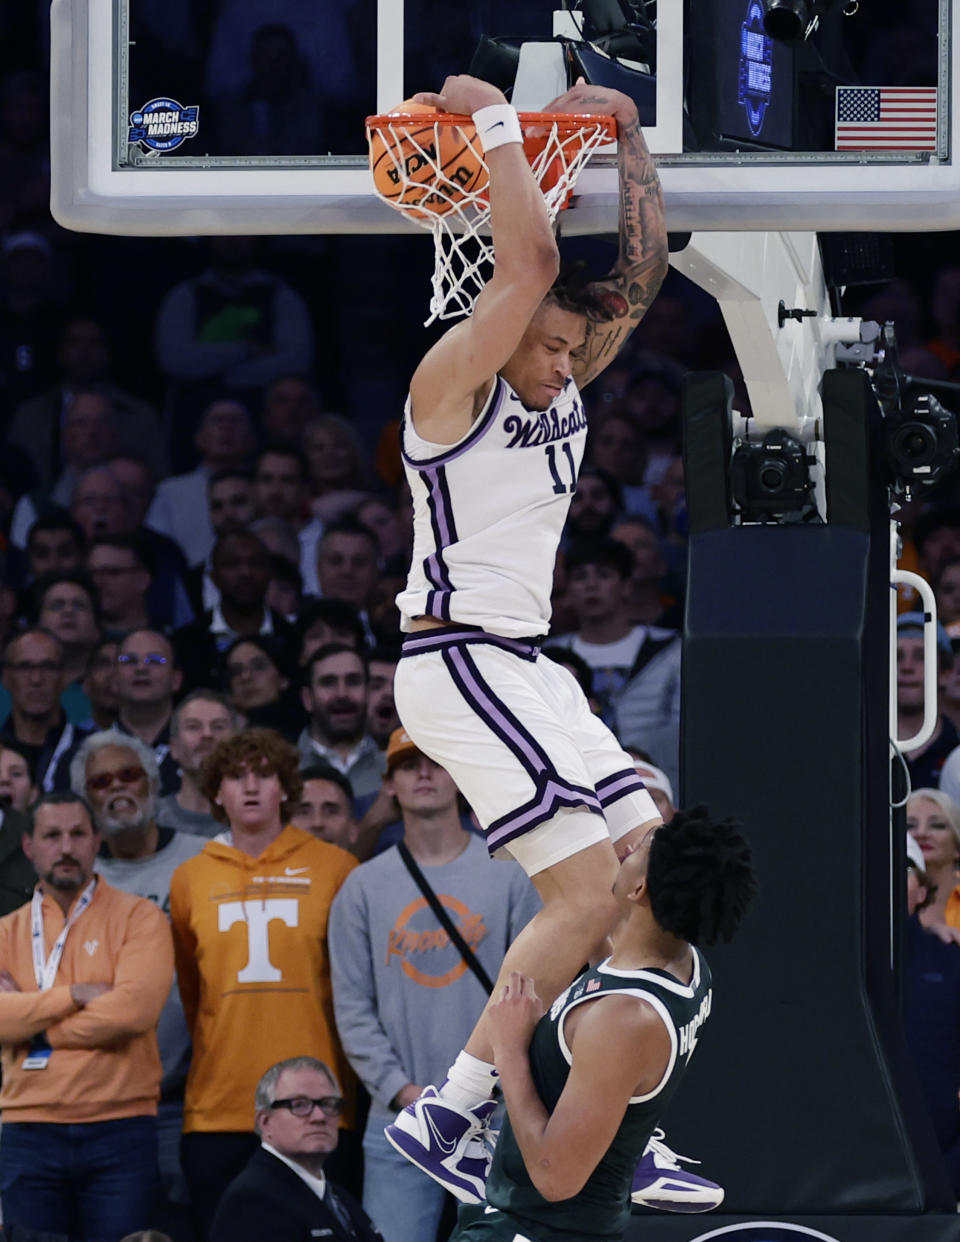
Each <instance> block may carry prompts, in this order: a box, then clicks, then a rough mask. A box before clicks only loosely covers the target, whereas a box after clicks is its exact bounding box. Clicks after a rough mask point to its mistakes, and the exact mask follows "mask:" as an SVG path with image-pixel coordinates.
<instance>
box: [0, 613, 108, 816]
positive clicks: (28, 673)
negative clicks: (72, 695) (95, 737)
mask: <svg viewBox="0 0 960 1242" xmlns="http://www.w3.org/2000/svg"><path fill="white" fill-rule="evenodd" d="M64 676H65V673H64V658H63V646H62V644H61V643H60V640H59V639H57V638H55V637H54V636H53V635H52V634H50V633H48V632H47V631H46V630H44V629H40V628H39V627H36V628H34V629H30V630H24V631H23V632H22V633H20V634H17V635H16V636H15V637H13V638H11V640H10V642H9V643H7V648H6V651H5V652H4V653H3V685H4V687H5V689H6V690H7V692H8V693H9V695H10V700H11V704H10V715H9V716H8V717H7V719H6V720H5V721H4V722H3V724H2V725H0V742H3V741H8V742H12V743H13V744H14V745H15V746H16V747H17V749H18V750H19V751H21V752H22V754H23V755H24V756H25V757H26V759H27V762H28V763H29V765H30V771H31V775H32V776H33V781H34V784H35V785H36V786H37V787H38V788H39V789H41V790H45V791H47V792H49V791H50V790H53V789H65V788H66V787H67V784H68V776H67V773H68V770H69V764H70V759H71V758H72V757H73V755H74V754H75V753H76V750H77V747H78V746H79V745H80V743H81V741H82V740H83V739H84V737H86V736H87V732H88V731H87V730H85V729H82V728H80V727H79V726H77V725H75V724H71V723H70V721H68V720H67V717H66V714H65V713H64V710H63V708H62V706H61V704H60V692H61V690H62V689H63V681H64Z"/></svg>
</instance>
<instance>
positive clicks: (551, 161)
mask: <svg viewBox="0 0 960 1242" xmlns="http://www.w3.org/2000/svg"><path fill="white" fill-rule="evenodd" d="M520 122H521V125H523V128H524V132H525V134H526V135H528V136H529V134H530V133H531V131H535V134H536V145H537V146H540V144H543V145H542V149H541V150H539V151H538V153H537V154H536V155H534V156H533V157H532V158H531V160H530V167H531V169H532V170H533V175H534V177H535V178H536V180H537V184H538V185H539V186H540V189H541V191H542V193H543V199H544V203H545V204H546V208H547V215H548V216H549V217H550V222H551V224H552V223H553V221H554V220H555V219H556V216H557V212H558V211H559V210H560V208H561V207H562V206H563V205H564V204H565V202H566V200H567V198H568V196H569V194H570V191H571V190H572V189H573V186H574V185H575V184H576V181H577V178H578V177H579V176H580V172H581V170H582V169H583V166H584V165H585V164H586V162H587V160H589V158H590V156H591V155H592V154H593V153H594V151H595V150H596V149H597V147H599V146H600V145H601V144H602V143H604V142H609V141H610V140H611V138H612V137H613V133H612V132H611V130H612V123H611V121H610V119H609V118H608V117H594V116H580V117H577V118H576V122H577V123H576V126H575V127H574V128H570V127H568V126H562V125H561V124H560V123H559V121H558V119H554V118H551V117H549V116H546V115H544V114H537V115H536V116H530V115H529V114H528V115H526V116H525V115H524V114H523V113H521V114H520ZM525 122H526V123H525ZM441 128H443V129H444V130H445V131H446V133H447V135H448V137H447V148H446V149H447V150H449V149H450V147H449V142H450V137H453V138H455V139H456V138H459V139H460V140H461V141H462V142H463V143H465V144H466V145H468V146H469V148H470V150H471V152H472V153H473V155H474V156H475V157H476V159H477V160H478V161H479V163H481V164H482V165H483V174H482V176H481V177H480V178H479V185H478V187H477V188H476V189H474V190H465V189H464V188H463V186H462V185H460V184H459V183H458V182H456V181H453V180H451V179H450V178H449V177H448V176H447V174H446V173H445V172H444V171H443V169H442V168H441V167H440V163H439V160H438V157H437V152H441V151H442V149H443V145H444V144H443V143H441V140H440V130H441ZM374 129H375V130H376V132H378V133H379V135H380V137H381V139H382V140H383V142H384V144H385V146H386V156H385V157H384V158H387V159H389V160H390V161H391V164H392V168H393V172H395V173H396V190H397V197H396V198H388V197H387V196H386V195H384V194H382V193H380V191H379V189H377V193H378V195H379V197H380V198H382V199H383V201H384V202H385V203H389V205H390V206H391V207H393V208H394V209H395V210H397V211H399V212H402V214H403V215H405V216H406V217H407V219H408V220H412V221H413V223H414V224H417V225H419V226H420V227H421V228H423V229H427V230H428V231H429V232H431V233H432V234H433V255H434V268H433V276H432V278H431V285H432V293H431V297H430V316H429V318H428V319H426V320H425V325H429V324H431V323H433V322H434V320H436V319H456V318H458V317H459V316H461V315H469V314H470V312H471V311H472V310H473V303H474V301H475V300H476V297H477V295H478V294H479V292H480V290H481V289H482V288H483V286H484V285H485V284H486V282H487V280H488V279H489V276H490V271H491V269H492V267H493V258H494V256H493V240H492V238H491V237H490V203H489V201H488V200H487V195H486V189H487V175H486V168H487V166H486V161H485V160H484V156H483V150H482V148H481V146H480V141H479V139H478V138H477V135H476V130H475V129H474V127H473V126H472V125H463V126H460V125H457V124H455V123H453V124H451V122H449V121H446V122H442V121H434V122H433V124H432V125H430V123H429V117H424V116H423V115H412V116H411V115H406V116H401V115H396V116H382V117H377V118H376V119H375V124H374V125H373V126H371V125H370V124H368V127H367V136H368V138H369V137H370V136H371V134H372V133H373V132H374ZM425 130H428V131H429V132H430V133H432V135H433V142H432V145H431V144H430V142H429V138H428V137H427V135H425V134H424V131H425ZM414 132H417V133H419V134H420V139H419V140H418V139H417V138H416V137H414V136H413V135H414ZM401 142H405V143H406V144H407V151H408V152H409V151H410V149H411V148H413V149H415V150H416V152H417V153H418V154H419V156H420V158H421V159H422V160H423V164H422V165H419V166H418V168H417V169H416V173H417V175H416V177H412V176H410V175H409V174H408V167H409V164H410V161H409V160H408V161H407V163H406V164H405V163H404V160H403V159H402V158H401V156H400V151H401V146H400V144H401ZM458 145H459V142H458ZM528 150H529V149H528ZM425 167H426V168H429V170H430V173H431V174H432V175H430V176H427V174H426V172H425ZM547 174H549V177H548V180H549V182H550V183H551V184H548V185H546V186H545V185H544V184H543V182H544V178H545V177H547ZM392 179H393V174H392V173H391V180H392ZM425 185H428V186H429V190H428V191H427V193H428V194H429V201H430V202H431V203H434V204H436V203H438V202H439V203H443V204H447V205H448V206H447V207H446V210H444V211H443V214H440V215H438V214H436V213H435V212H430V211H428V210H426V209H424V208H419V209H418V205H417V201H415V200H416V199H417V198H418V196H419V195H421V194H423V193H424V186H425ZM405 194H406V195H408V196H409V198H410V200H411V201H409V202H407V203H404V202H402V201H401V200H402V199H403V198H404V196H405ZM420 201H424V200H423V199H420Z"/></svg>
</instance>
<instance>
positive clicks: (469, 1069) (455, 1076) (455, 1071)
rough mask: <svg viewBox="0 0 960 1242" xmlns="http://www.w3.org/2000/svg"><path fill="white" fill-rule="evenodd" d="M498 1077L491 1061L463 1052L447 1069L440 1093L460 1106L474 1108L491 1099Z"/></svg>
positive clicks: (451, 1102) (443, 1098)
mask: <svg viewBox="0 0 960 1242" xmlns="http://www.w3.org/2000/svg"><path fill="white" fill-rule="evenodd" d="M498 1077H499V1075H498V1074H497V1070H496V1067H495V1066H493V1065H491V1064H490V1062H489V1061H481V1060H479V1058H477V1057H474V1056H471V1055H470V1053H469V1052H461V1053H460V1055H459V1056H458V1057H457V1059H456V1060H455V1061H454V1063H453V1064H452V1065H451V1066H450V1068H449V1070H447V1077H446V1079H445V1081H444V1082H443V1083H442V1085H441V1086H440V1087H439V1088H438V1091H439V1095H440V1098H441V1099H442V1100H447V1101H448V1102H449V1103H450V1104H455V1105H456V1106H457V1107H458V1108H473V1107H474V1105H476V1104H482V1103H483V1102H484V1100H489V1099H490V1097H491V1096H492V1095H493V1089H494V1087H495V1086H496V1085H497V1078H498Z"/></svg>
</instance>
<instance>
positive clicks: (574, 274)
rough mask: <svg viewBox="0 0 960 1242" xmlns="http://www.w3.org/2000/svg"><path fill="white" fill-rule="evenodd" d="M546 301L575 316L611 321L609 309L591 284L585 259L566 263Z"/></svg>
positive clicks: (594, 320)
mask: <svg viewBox="0 0 960 1242" xmlns="http://www.w3.org/2000/svg"><path fill="white" fill-rule="evenodd" d="M546 300H547V301H549V302H552V303H553V304H554V305H555V306H559V307H560V309H561V310H564V311H570V313H571V314H573V315H586V317H587V318H588V319H590V320H591V321H593V322H602V321H604V320H607V319H610V318H611V314H610V310H609V308H608V307H607V306H606V305H605V303H604V301H603V299H602V298H601V297H600V295H599V293H597V292H596V290H595V288H594V287H593V286H592V284H591V277H590V273H589V271H588V269H587V264H586V262H585V261H584V260H583V259H578V260H577V261H576V262H575V263H565V264H564V265H563V266H562V267H561V269H560V273H559V275H558V276H557V279H556V280H555V281H554V282H553V284H552V285H551V286H550V290H549V292H548V293H547V297H546Z"/></svg>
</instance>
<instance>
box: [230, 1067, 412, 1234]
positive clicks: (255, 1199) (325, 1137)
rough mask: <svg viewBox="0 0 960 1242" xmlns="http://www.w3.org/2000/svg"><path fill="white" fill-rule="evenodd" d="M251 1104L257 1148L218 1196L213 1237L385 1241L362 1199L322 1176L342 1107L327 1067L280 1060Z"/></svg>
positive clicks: (259, 1088) (331, 1072)
mask: <svg viewBox="0 0 960 1242" xmlns="http://www.w3.org/2000/svg"><path fill="white" fill-rule="evenodd" d="M254 1107H255V1109H256V1130H257V1134H258V1135H259V1136H260V1147H259V1149H258V1150H257V1151H256V1152H255V1153H254V1155H253V1157H252V1159H251V1160H250V1163H249V1164H248V1165H247V1167H246V1168H245V1169H244V1170H243V1172H242V1173H241V1174H240V1175H239V1176H238V1177H236V1178H235V1179H234V1180H233V1182H232V1183H231V1184H230V1186H229V1188H228V1189H227V1191H226V1193H225V1194H224V1196H223V1198H222V1199H221V1201H220V1205H219V1207H218V1208H217V1214H216V1216H215V1217H214V1220H213V1227H212V1229H211V1231H210V1242H246V1239H250V1242H262V1239H264V1238H282V1239H284V1242H294V1240H295V1239H299V1238H303V1239H304V1242H306V1240H307V1239H312V1238H318V1237H328V1238H333V1239H336V1240H337V1242H348V1240H353V1242H382V1240H381V1238H380V1234H379V1233H378V1232H377V1230H376V1229H375V1228H374V1226H373V1223H372V1222H371V1220H370V1219H369V1217H368V1216H367V1215H366V1214H365V1213H364V1211H363V1209H362V1208H361V1207H360V1205H359V1203H357V1202H356V1200H355V1199H353V1198H352V1197H351V1196H350V1195H348V1194H347V1192H346V1191H344V1190H341V1189H340V1188H339V1187H335V1186H333V1185H332V1184H331V1182H330V1181H329V1179H328V1178H327V1177H326V1174H325V1173H324V1165H325V1163H326V1160H327V1157H328V1156H329V1155H330V1154H331V1152H333V1151H335V1150H336V1147H337V1142H338V1140H339V1128H338V1124H337V1120H338V1118H339V1116H340V1114H341V1113H342V1111H343V1096H342V1095H341V1094H340V1088H339V1086H338V1085H337V1081H336V1079H335V1077H334V1075H333V1071H332V1070H331V1069H330V1068H329V1066H327V1065H325V1064H324V1063H323V1061H318V1060H316V1059H315V1058H314V1057H292V1058H290V1059H289V1060H287V1061H279V1062H278V1063H277V1064H276V1065H272V1066H271V1067H270V1069H268V1070H267V1072H266V1073H265V1074H264V1075H263V1077H262V1078H261V1079H260V1081H259V1083H258V1084H257V1091H256V1095H255V1097H254ZM398 1210H399V1205H398Z"/></svg>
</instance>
